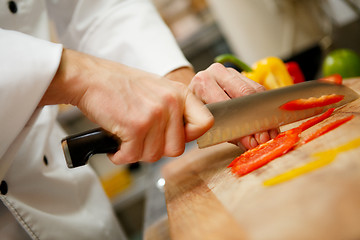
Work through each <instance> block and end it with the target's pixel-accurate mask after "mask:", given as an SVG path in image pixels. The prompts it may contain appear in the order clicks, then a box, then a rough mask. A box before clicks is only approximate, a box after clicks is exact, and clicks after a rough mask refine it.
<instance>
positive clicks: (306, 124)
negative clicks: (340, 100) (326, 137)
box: [298, 108, 335, 131]
mask: <svg viewBox="0 0 360 240" xmlns="http://www.w3.org/2000/svg"><path fill="white" fill-rule="evenodd" d="M334 110H335V108H330V109H328V110H327V111H326V112H324V113H323V114H321V115H320V116H317V117H314V118H312V119H309V120H307V121H305V122H303V123H302V124H301V125H300V126H299V127H298V128H300V129H301V131H305V130H306V129H308V128H310V127H312V126H314V125H315V124H317V123H319V122H321V121H323V120H325V119H326V118H328V117H330V115H331V114H332V113H333V112H334Z"/></svg>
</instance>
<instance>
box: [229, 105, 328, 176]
mask: <svg viewBox="0 0 360 240" xmlns="http://www.w3.org/2000/svg"><path fill="white" fill-rule="evenodd" d="M333 111H334V108H330V109H329V110H327V111H326V112H325V113H323V114H322V115H320V116H317V117H314V118H312V119H310V120H307V121H306V122H304V123H302V124H301V125H300V126H299V127H296V128H293V129H290V130H288V131H285V132H283V133H280V134H279V135H278V136H277V137H276V138H274V139H271V140H270V141H268V142H266V143H263V144H260V145H258V146H257V147H255V148H253V149H250V150H248V151H246V152H245V153H243V154H241V155H240V156H239V157H237V158H235V159H234V160H233V161H232V162H231V163H230V164H229V166H228V167H231V172H233V173H235V174H237V175H239V176H242V175H245V174H247V173H250V172H252V171H254V170H256V169H258V168H260V167H262V166H263V165H265V164H267V163H268V162H270V161H272V160H274V159H275V158H277V157H280V156H282V155H284V154H285V153H287V152H288V151H290V150H291V149H292V148H293V147H294V146H295V145H296V144H297V142H298V141H299V134H300V133H301V132H302V131H304V130H306V129H308V128H310V127H312V126H314V125H315V124H317V123H319V122H321V121H323V120H324V119H326V118H328V117H329V116H330V115H331V114H332V113H333Z"/></svg>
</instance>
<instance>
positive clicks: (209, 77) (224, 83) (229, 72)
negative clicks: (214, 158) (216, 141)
mask: <svg viewBox="0 0 360 240" xmlns="http://www.w3.org/2000/svg"><path fill="white" fill-rule="evenodd" d="M189 88H190V89H191V90H192V91H193V92H194V93H195V95H196V96H197V97H199V98H200V99H201V100H202V101H203V102H204V103H213V102H219V101H224V100H228V99H230V98H236V97H241V96H245V95H249V94H253V93H256V92H261V91H265V88H264V86H262V85H261V84H259V83H257V82H254V81H252V80H250V79H248V78H246V77H245V76H244V75H242V74H241V73H239V72H238V71H236V70H235V69H233V68H226V67H224V66H223V65H222V64H220V63H214V64H212V65H211V66H210V67H209V68H207V69H206V70H205V71H201V72H198V73H197V74H196V75H195V77H194V78H193V79H192V81H191V83H190V85H189ZM277 134H278V130H276V129H273V130H270V131H266V132H261V133H256V134H254V135H251V136H247V137H243V138H240V139H238V140H235V141H232V143H234V144H236V145H238V146H239V147H245V148H246V149H250V148H254V147H256V146H257V145H259V144H261V143H264V142H266V141H268V140H270V139H271V138H274V137H276V136H277Z"/></svg>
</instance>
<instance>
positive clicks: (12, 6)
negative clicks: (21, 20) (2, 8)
mask: <svg viewBox="0 0 360 240" xmlns="http://www.w3.org/2000/svg"><path fill="white" fill-rule="evenodd" d="M8 6H9V10H10V12H11V13H13V14H15V13H17V10H18V8H17V5H16V2H14V1H9V2H8Z"/></svg>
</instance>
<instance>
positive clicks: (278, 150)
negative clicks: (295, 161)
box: [229, 128, 301, 176]
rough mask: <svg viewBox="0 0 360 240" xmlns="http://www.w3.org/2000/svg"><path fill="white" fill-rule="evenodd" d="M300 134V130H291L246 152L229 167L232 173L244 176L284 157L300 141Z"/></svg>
mask: <svg viewBox="0 0 360 240" xmlns="http://www.w3.org/2000/svg"><path fill="white" fill-rule="evenodd" d="M300 132H301V129H300V128H294V129H290V130H288V131H286V132H283V133H280V134H279V135H278V136H277V137H276V138H274V139H271V140H270V141H268V142H266V143H263V144H260V145H258V146H257V147H255V148H253V149H250V150H248V151H246V152H245V153H243V154H241V155H240V156H239V157H237V158H235V159H234V161H233V162H232V163H231V164H230V165H229V167H231V171H232V172H233V173H235V174H237V175H239V176H242V175H245V174H247V173H249V172H252V171H254V170H256V169H258V168H259V167H262V166H263V165H265V164H267V163H268V162H270V161H271V160H273V159H275V158H277V157H280V156H281V155H284V154H285V153H287V152H288V151H290V150H291V149H292V148H293V147H294V145H295V144H296V143H297V142H298V141H299V134H300Z"/></svg>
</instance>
